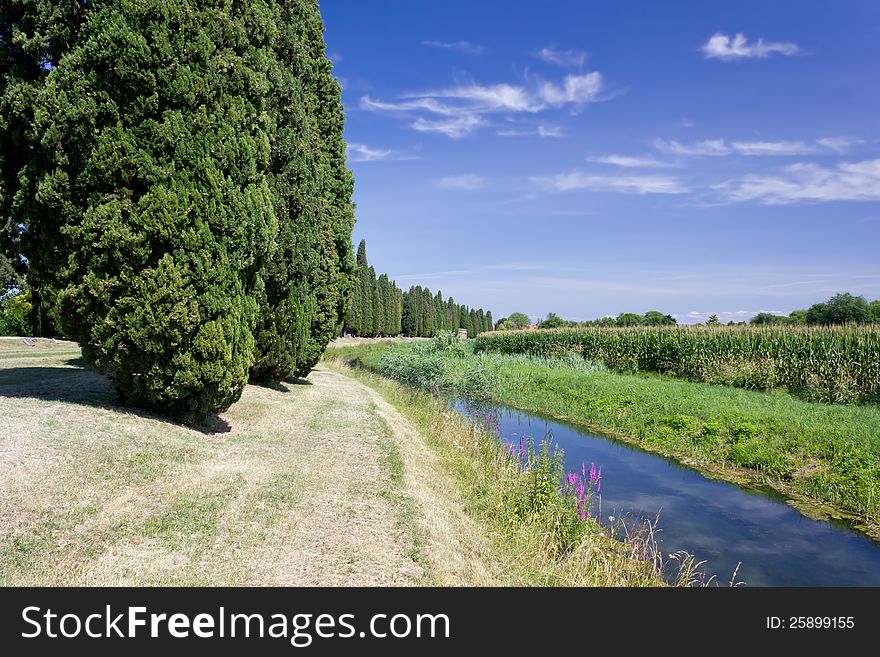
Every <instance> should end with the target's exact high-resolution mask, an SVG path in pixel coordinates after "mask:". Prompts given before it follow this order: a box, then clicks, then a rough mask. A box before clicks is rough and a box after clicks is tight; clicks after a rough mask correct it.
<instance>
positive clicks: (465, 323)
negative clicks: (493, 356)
mask: <svg viewBox="0 0 880 657" xmlns="http://www.w3.org/2000/svg"><path fill="white" fill-rule="evenodd" d="M460 328H463V329H467V332H468V337H470V338H473V337H476V336H477V335H479V334H480V333H483V332H485V331H491V330H492V313H491V312H490V311H484V310H483V309H482V308H468V307H467V306H466V305H461V304H457V303H455V300H454V299H453V298H452V297H449V298H448V299H444V298H443V293H442V292H440V291H439V290H438V291H437V293H436V294H432V293H431V290H429V289H428V288H426V287H421V286H420V285H415V286H413V287H410V288H409V290H406V291H403V290H401V289H400V288H398V287H397V285H396V284H395V282H394V281H392V280H390V279H389V278H388V276H387V274H381V275H379V276H376V270H375V269H374V268H373V267H372V266H370V264H369V263H368V262H367V243H366V241H365V240H361V242H360V244H358V248H357V270H356V273H355V283H354V288H353V290H352V293H351V295H350V296H349V298H348V302H347V304H346V308H345V319H344V321H343V324H342V333H343V334H344V335H345V334H349V335H357V336H360V337H380V336H392V335H401V334H402V335H406V336H411V337H433V336H434V335H436V334H437V333H438V332H439V331H443V330H457V329H460Z"/></svg>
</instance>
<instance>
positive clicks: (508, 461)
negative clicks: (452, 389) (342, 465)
mask: <svg viewBox="0 0 880 657" xmlns="http://www.w3.org/2000/svg"><path fill="white" fill-rule="evenodd" d="M381 350H382V347H381V346H376V345H371V346H368V347H355V348H347V349H331V350H328V353H327V354H325V361H324V362H325V364H327V365H329V366H330V367H331V368H334V369H337V370H338V371H342V372H345V373H347V374H348V375H349V376H353V377H355V378H356V379H357V380H358V381H360V382H362V383H364V384H365V385H367V386H369V387H370V388H372V389H373V390H375V391H377V392H378V393H379V394H380V395H381V396H382V397H383V398H385V399H386V400H387V401H388V402H389V403H390V404H392V405H393V407H394V408H395V409H396V410H397V411H399V412H400V413H401V414H402V415H403V416H404V417H405V418H407V419H408V420H409V421H410V422H411V423H412V424H413V425H414V426H415V427H416V428H417V429H418V430H419V433H420V434H421V435H422V436H423V437H424V439H425V441H426V444H427V446H428V448H429V449H430V450H431V451H432V452H433V453H434V454H435V456H436V458H437V465H438V466H439V468H440V472H438V473H437V474H436V476H437V477H438V478H440V479H442V478H443V477H445V476H447V475H451V477H452V479H451V483H452V485H454V487H455V491H454V493H453V492H452V491H449V493H448V494H447V496H460V498H461V499H462V500H463V501H464V503H465V504H466V508H467V514H468V516H469V517H471V518H472V519H473V520H475V521H476V522H477V525H478V526H479V527H482V528H483V529H484V530H487V536H488V541H489V544H488V546H487V550H488V552H489V554H488V555H487V556H489V557H490V561H491V563H492V564H494V565H495V567H496V568H498V569H499V570H500V572H502V573H503V583H505V584H507V585H526V586H532V585H537V586H555V585H564V586H645V585H647V586H651V585H658V584H661V583H662V577H663V576H664V574H665V575H666V576H668V575H669V574H670V573H673V572H674V573H675V575H676V578H677V579H676V580H675V582H674V583H676V584H682V585H684V584H688V583H690V584H694V583H696V581H697V580H696V577H695V564H694V563H693V562H692V561H691V560H690V557H689V556H688V555H686V554H679V555H675V556H674V557H672V558H671V559H670V557H669V555H662V554H660V553H659V551H658V550H657V546H656V545H655V544H654V542H653V537H652V535H651V534H650V533H649V532H648V531H647V529H646V528H642V530H641V531H636V532H634V533H633V535H632V536H631V537H630V539H629V540H628V541H620V540H614V539H612V538H610V537H609V530H608V529H602V528H601V527H600V526H599V525H598V524H597V523H595V522H594V521H592V520H588V519H585V515H586V514H584V513H582V514H580V515H579V513H578V511H579V508H578V501H577V495H576V494H575V492H574V491H573V490H571V489H568V490H566V489H565V488H562V489H561V488H560V486H559V480H560V478H561V477H562V475H563V473H562V470H561V462H560V460H559V459H554V457H553V456H552V455H547V454H546V453H545V452H543V451H542V450H541V449H540V447H536V449H535V450H534V451H533V452H532V454H531V456H526V459H525V460H526V461H527V463H526V465H525V466H521V463H520V461H519V456H517V455H515V454H512V450H510V449H509V446H505V445H504V444H502V443H500V442H499V441H498V440H497V439H496V438H495V437H494V436H493V435H492V434H491V432H487V430H486V429H485V428H484V427H474V426H473V425H472V424H470V423H468V422H467V421H466V420H465V419H464V418H463V417H461V416H460V415H459V414H457V413H455V412H453V411H451V410H450V409H449V408H448V407H447V406H446V404H445V403H443V402H442V401H440V400H438V399H437V398H435V397H434V396H432V395H430V394H426V393H425V392H422V391H420V390H417V389H414V388H412V387H409V386H403V385H400V384H398V383H395V382H393V381H390V380H389V379H388V378H386V377H382V376H379V375H377V374H373V373H371V372H369V371H367V370H366V369H364V368H354V369H352V368H351V367H350V364H349V360H350V359H348V358H346V357H343V355H344V356H357V355H358V354H361V355H363V354H365V353H366V354H371V355H374V356H375V355H378V354H379V353H380V352H381ZM586 504H589V501H587V502H586Z"/></svg>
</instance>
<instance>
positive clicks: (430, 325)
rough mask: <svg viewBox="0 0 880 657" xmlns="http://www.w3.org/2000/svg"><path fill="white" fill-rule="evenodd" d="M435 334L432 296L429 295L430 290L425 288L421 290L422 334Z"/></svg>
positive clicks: (426, 335)
mask: <svg viewBox="0 0 880 657" xmlns="http://www.w3.org/2000/svg"><path fill="white" fill-rule="evenodd" d="M435 334H436V328H435V325H434V297H433V296H432V295H431V290H429V289H428V288H425V289H424V290H422V336H423V337H426V338H430V337H433V336H434V335H435Z"/></svg>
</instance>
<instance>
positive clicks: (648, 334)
mask: <svg viewBox="0 0 880 657" xmlns="http://www.w3.org/2000/svg"><path fill="white" fill-rule="evenodd" d="M475 351H478V352H488V353H502V354H528V355H531V356H545V357H557V356H563V355H566V354H571V353H577V354H580V355H581V356H582V357H584V358H586V359H588V360H592V361H595V362H600V363H602V364H604V365H606V366H607V367H609V368H612V369H614V370H617V371H620V372H637V371H641V372H659V373H661V374H668V375H670V376H677V377H681V378H686V379H689V380H692V381H703V382H707V383H717V384H722V385H730V386H736V387H741V388H751V389H756V390H771V389H783V390H788V391H789V392H791V393H792V394H795V395H797V396H799V397H803V398H805V399H809V400H811V401H822V402H827V403H876V402H878V401H880V327H877V326H865V327H863V326H852V327H849V326H831V327H826V326H822V327H812V326H789V327H782V326H771V327H751V326H730V327H708V326H703V327H699V326H690V327H631V328H600V327H584V328H574V329H550V330H543V331H497V332H492V333H484V334H482V335H480V336H479V337H478V338H477V340H476V347H475Z"/></svg>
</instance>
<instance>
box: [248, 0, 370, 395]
mask: <svg viewBox="0 0 880 657" xmlns="http://www.w3.org/2000/svg"><path fill="white" fill-rule="evenodd" d="M268 4H269V6H270V7H271V9H272V11H273V12H274V13H273V16H274V18H273V20H274V25H275V26H276V27H277V34H275V35H274V40H273V49H272V56H273V67H272V69H271V74H270V75H269V77H268V81H267V83H268V85H269V89H268V92H269V93H268V95H269V102H268V103H267V107H266V109H267V112H266V116H267V117H268V121H269V122H270V126H269V127H270V136H271V159H270V168H269V182H270V185H271V189H272V192H273V199H274V210H275V214H276V216H277V218H278V229H277V233H276V236H275V241H276V243H277V247H276V249H275V250H274V252H273V253H272V257H271V258H270V260H269V262H268V264H267V266H266V270H265V272H264V277H265V287H264V289H262V290H261V289H260V288H259V286H258V290H257V292H258V297H259V299H260V322H259V326H258V328H257V358H256V361H255V363H254V366H253V368H252V370H251V376H252V377H253V378H255V379H258V380H275V381H280V380H284V379H286V378H289V377H291V376H304V375H305V374H307V373H308V371H309V370H310V369H311V368H312V367H313V366H314V364H315V363H316V362H317V361H318V359H319V358H320V356H321V353H322V352H323V351H324V348H325V347H326V345H327V343H328V342H329V340H330V339H332V337H333V336H334V335H336V334H337V333H338V332H339V329H340V326H341V323H342V321H343V317H346V318H347V320H348V322H347V323H350V324H354V325H356V326H354V325H353V326H351V327H350V328H352V329H353V330H355V332H357V333H360V332H361V331H360V330H358V329H361V330H363V316H361V317H360V318H357V319H358V321H353V320H354V319H355V318H354V316H353V311H354V306H353V305H352V302H357V301H358V300H359V299H358V297H357V295H355V298H354V299H351V298H350V297H349V293H350V292H351V287H352V275H353V272H354V260H353V257H352V251H351V230H352V227H353V225H354V210H353V206H352V204H351V193H352V180H351V173H350V172H349V170H348V168H347V167H346V164H345V145H344V142H343V136H342V126H343V115H342V106H341V102H340V88H339V85H338V83H337V82H336V80H335V79H334V78H333V75H332V70H331V64H330V62H329V61H328V59H327V57H326V55H325V44H324V37H323V24H322V22H321V17H320V14H319V13H318V8H317V4H316V2H315V1H314V0H274V1H270V2H269V3H268ZM347 299H348V305H346V301H347Z"/></svg>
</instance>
